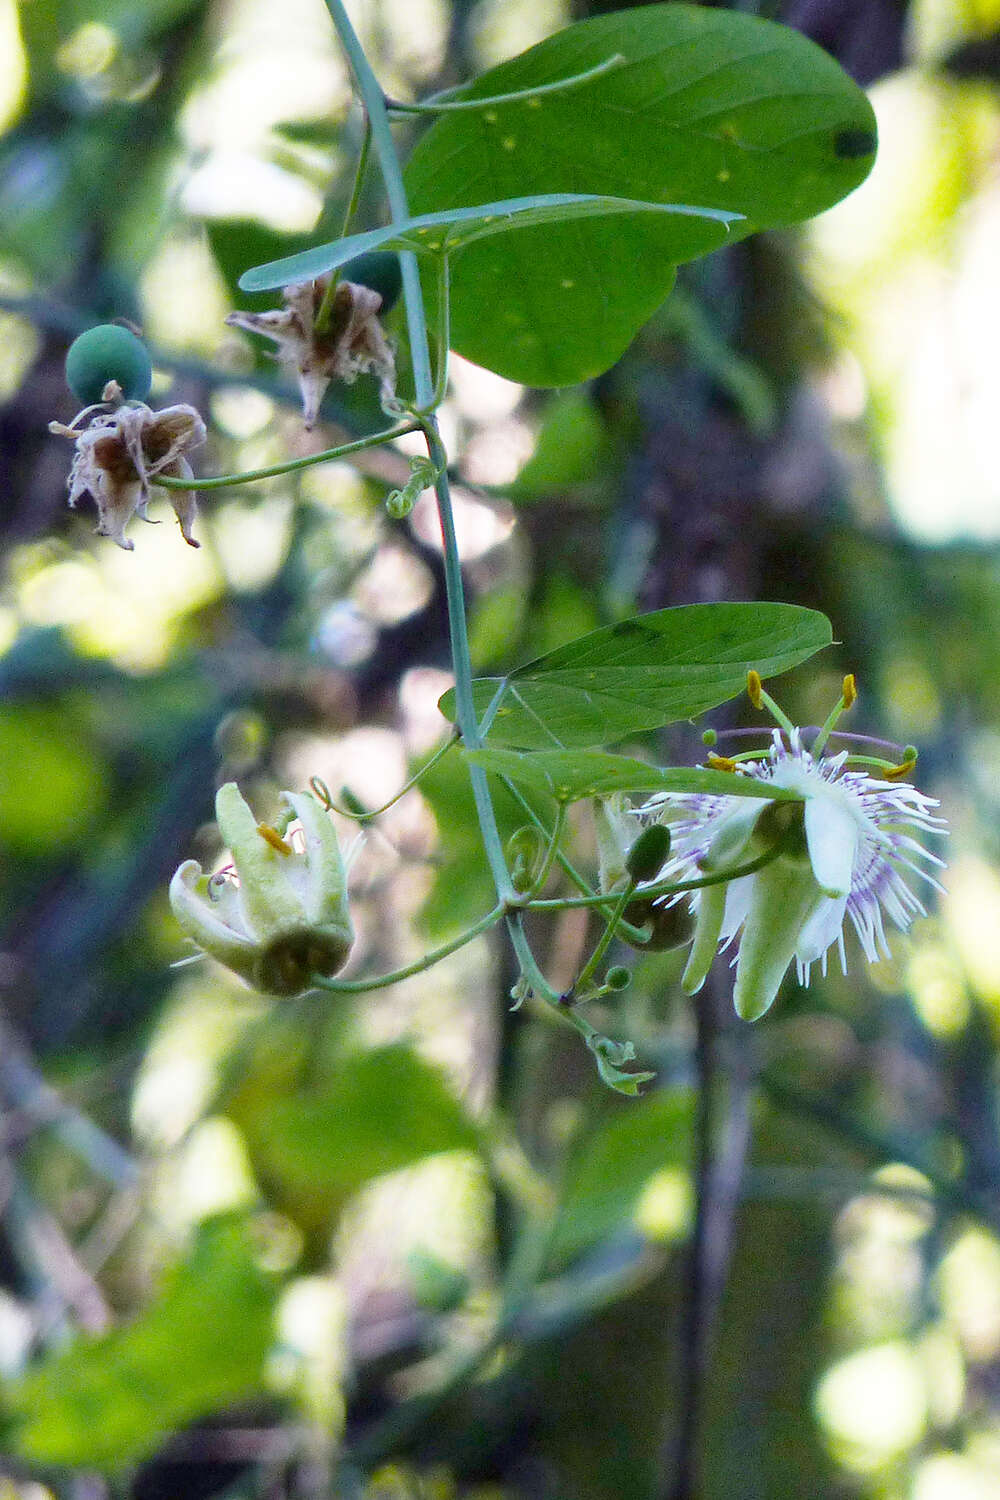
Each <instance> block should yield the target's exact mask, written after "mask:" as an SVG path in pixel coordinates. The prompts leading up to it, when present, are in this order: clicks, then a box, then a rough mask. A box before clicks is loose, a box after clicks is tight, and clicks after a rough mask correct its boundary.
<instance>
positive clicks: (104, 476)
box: [49, 381, 205, 552]
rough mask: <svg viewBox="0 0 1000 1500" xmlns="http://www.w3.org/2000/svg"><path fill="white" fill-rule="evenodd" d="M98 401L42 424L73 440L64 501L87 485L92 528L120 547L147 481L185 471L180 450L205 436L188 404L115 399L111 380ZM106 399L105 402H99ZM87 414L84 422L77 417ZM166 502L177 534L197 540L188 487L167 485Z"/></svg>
mask: <svg viewBox="0 0 1000 1500" xmlns="http://www.w3.org/2000/svg"><path fill="white" fill-rule="evenodd" d="M103 394H104V401H103V402H102V403H101V405H100V406H99V407H86V408H85V409H84V410H83V411H82V412H80V413H79V415H78V416H76V417H74V419H73V421H72V422H71V423H70V424H69V426H66V424H65V423H63V422H50V423H49V431H50V432H53V433H56V434H58V436H60V437H68V438H71V439H72V440H73V442H74V443H75V444H76V452H75V454H74V455H73V465H72V468H71V469H70V472H69V503H70V505H73V506H75V505H76V503H77V501H78V500H79V498H80V496H81V495H83V494H85V493H87V492H89V493H90V494H91V495H93V497H94V500H95V502H96V504H97V513H98V524H97V535H98V536H107V537H110V538H111V540H112V541H114V542H117V543H118V545H119V547H124V549H125V551H126V552H131V551H132V550H133V547H134V546H135V543H134V542H131V541H129V539H128V537H126V535H125V528H126V526H127V525H128V523H129V521H130V520H131V519H132V517H133V516H134V515H138V516H139V517H140V518H141V519H142V520H144V521H146V520H148V519H149V517H148V516H147V514H146V507H147V506H148V504H149V501H150V482H151V481H152V480H153V479H154V478H155V476H156V475H158V474H165V475H169V476H170V477H171V478H175V479H190V478H192V469H191V465H190V464H189V463H188V461H187V458H186V457H185V454H187V453H188V452H190V450H191V449H192V448H197V447H198V446H199V445H200V444H201V443H203V442H204V441H205V424H204V422H203V421H202V419H201V417H200V416H199V415H198V413H197V412H196V411H195V409H194V407H193V406H184V405H178V406H165V407H164V408H163V409H162V410H161V411H153V410H151V408H150V407H148V406H146V405H145V404H144V403H143V402H141V401H128V402H123V401H122V400H121V391H120V389H119V387H118V386H117V384H116V383H115V382H114V381H109V382H108V384H107V386H106V387H105V389H104V393H103ZM108 406H110V408H111V410H105V409H104V408H105V407H108ZM85 419H87V425H86V426H84V427H82V428H81V427H80V423H81V422H82V421H84V420H85ZM167 493H168V494H169V497H170V503H171V505H172V506H173V508H174V511H175V512H176V515H177V519H178V521H179V522H180V528H181V535H182V536H183V538H184V540H185V541H186V542H187V543H188V545H189V546H191V547H197V546H198V545H199V543H198V542H196V541H195V539H194V537H193V536H192V534H191V527H192V525H193V523H194V519H195V515H196V511H197V506H196V503H195V497H194V494H193V492H192V491H191V490H176V489H172V488H171V489H170V490H169V491H168V492H167Z"/></svg>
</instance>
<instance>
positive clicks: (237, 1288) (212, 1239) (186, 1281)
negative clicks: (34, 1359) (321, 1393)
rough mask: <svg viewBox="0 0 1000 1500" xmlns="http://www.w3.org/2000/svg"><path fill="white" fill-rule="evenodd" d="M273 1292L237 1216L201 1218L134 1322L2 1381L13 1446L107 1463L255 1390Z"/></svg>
mask: <svg viewBox="0 0 1000 1500" xmlns="http://www.w3.org/2000/svg"><path fill="white" fill-rule="evenodd" d="M275 1292H276V1285H275V1284H273V1283H272V1281H271V1280H270V1278H268V1277H267V1276H266V1275H265V1274H264V1273H263V1272H262V1271H261V1270H260V1269H259V1268H258V1266H257V1264H256V1261H255V1257H254V1253H253V1249H252V1247H251V1244H250V1241H249V1238H248V1235H247V1230H246V1226H245V1225H244V1224H243V1223H241V1222H240V1221H238V1220H218V1221H215V1222H214V1223H211V1224H209V1225H207V1226H206V1227H205V1228H204V1229H203V1230H202V1231H201V1233H200V1235H199V1237H198V1240H197V1241H196V1244H195V1247H194V1251H193V1253H192V1255H191V1256H190V1258H189V1259H188V1260H186V1261H184V1262H182V1263H181V1264H179V1265H176V1266H174V1267H173V1268H172V1270H171V1271H170V1272H169V1273H168V1275H167V1277H166V1278H165V1281H164V1285H163V1288H162V1291H161V1293H160V1296H159V1298H158V1299H157V1300H156V1301H155V1302H154V1303H153V1304H152V1306H151V1307H150V1308H149V1309H148V1310H147V1311H146V1312H145V1313H144V1314H142V1316H141V1317H140V1318H138V1319H137V1321H136V1322H134V1323H132V1324H131V1325H130V1326H129V1327H127V1328H120V1329H116V1330H115V1331H114V1332H112V1333H108V1334H105V1335H104V1336H103V1337H101V1338H96V1339H90V1340H88V1341H86V1342H83V1341H80V1342H77V1343H74V1344H72V1345H71V1346H69V1347H68V1348H66V1349H62V1350H59V1352H58V1353H56V1354H52V1355H49V1356H48V1357H46V1358H45V1359H44V1360H42V1361H40V1362H39V1363H38V1364H37V1365H36V1366H35V1367H34V1368H33V1369H32V1370H30V1371H29V1373H28V1374H27V1375H25V1376H24V1377H23V1378H22V1379H20V1380H18V1381H16V1382H14V1383H12V1384H11V1385H9V1386H8V1388H7V1391H6V1393H5V1401H6V1404H7V1406H8V1408H9V1410H10V1411H11V1412H12V1413H13V1417H14V1422H15V1424H16V1437H15V1445H16V1449H17V1452H18V1453H19V1454H21V1455H22V1456H23V1457H25V1458H28V1459H30V1460H32V1461H33V1462H36V1463H45V1464H64V1465H69V1466H72V1467H74V1468H83V1469H102V1470H112V1471H113V1470H117V1469H120V1468H121V1467H123V1466H124V1465H126V1464H129V1463H133V1462H134V1461H135V1460H136V1459H139V1458H142V1457H143V1456H144V1455H145V1454H147V1453H149V1452H151V1451H152V1449H154V1448H155V1447H156V1446H157V1444H158V1443H159V1442H161V1441H162V1439H163V1438H164V1437H165V1436H166V1435H167V1434H168V1433H169V1432H171V1431H173V1430H174V1429H175V1428H177V1427H180V1426H183V1425H184V1424H185V1423H187V1422H190V1421H193V1420H194V1419H195V1418H197V1417H202V1416H208V1415H210V1414H211V1413H212V1412H213V1411H217V1410H219V1408H220V1407H224V1406H227V1405H230V1404H231V1403H233V1402H235V1401H239V1400H242V1399H244V1398H245V1397H247V1396H249V1395H252V1394H254V1393H256V1392H257V1391H259V1390H261V1389H263V1386H264V1380H263V1374H262V1370H263V1365H264V1360H265V1358H266V1355H267V1353H268V1350H269V1348H270V1345H271V1338H272V1309H273V1303H274V1296H275Z"/></svg>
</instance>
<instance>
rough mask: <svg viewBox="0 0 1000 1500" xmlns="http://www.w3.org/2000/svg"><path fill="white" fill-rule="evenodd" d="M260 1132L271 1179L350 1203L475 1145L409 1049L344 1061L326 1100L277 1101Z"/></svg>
mask: <svg viewBox="0 0 1000 1500" xmlns="http://www.w3.org/2000/svg"><path fill="white" fill-rule="evenodd" d="M257 1125H258V1133H259V1141H260V1154H261V1157H262V1160H263V1161H264V1163H265V1164H266V1167H267V1169H268V1170H269V1171H270V1172H272V1173H273V1174H274V1175H275V1176H277V1177H279V1178H280V1179H281V1180H282V1181H283V1182H287V1183H288V1184H290V1185H291V1186H292V1187H295V1188H305V1189H311V1190H313V1191H324V1192H327V1193H341V1194H343V1195H344V1196H345V1197H346V1196H347V1195H348V1194H349V1193H352V1192H354V1191H355V1190H356V1189H357V1188H359V1187H362V1186H363V1185H364V1184H365V1183H366V1182H369V1181H370V1180H371V1179H372V1178H373V1177H379V1176H381V1175H382V1174H383V1173H385V1172H395V1171H398V1170H399V1168H401V1167H408V1166H410V1165H411V1164H412V1163H413V1162H415V1161H420V1160H421V1158H423V1157H425V1156H431V1155H434V1154H436V1153H437V1152H439V1151H457V1150H463V1149H464V1150H474V1149H475V1148H476V1145H477V1143H478V1135H477V1132H476V1128H475V1126H474V1125H473V1124H472V1122H471V1120H470V1119H469V1117H468V1116H467V1115H466V1114H465V1112H464V1110H463V1109H462V1106H461V1105H460V1104H459V1102H458V1100H457V1099H456V1097H455V1095H454V1094H453V1093H452V1092H451V1090H450V1089H449V1088H448V1085H447V1084H446V1082H445V1080H444V1078H443V1076H442V1075H441V1073H440V1072H439V1071H438V1070H437V1069H436V1068H433V1067H431V1065H430V1064H429V1063H425V1062H424V1061H423V1060H422V1059H421V1058H419V1057H418V1056H417V1055H416V1053H414V1052H412V1051H411V1050H410V1048H409V1047H405V1046H391V1047H381V1048H378V1049H377V1050H376V1051H373V1052H364V1053H360V1054H359V1055H358V1056H356V1057H352V1058H349V1059H347V1060H346V1061H345V1062H344V1064H343V1065H342V1067H341V1068H340V1070H339V1072H338V1073H337V1075H336V1076H335V1077H334V1078H333V1079H332V1080H331V1081H330V1082H329V1083H328V1084H327V1085H326V1086H325V1087H324V1088H323V1090H322V1092H319V1093H316V1094H313V1095H308V1094H299V1095H296V1096H295V1097H293V1098H289V1099H281V1100H278V1101H276V1102H275V1103H274V1104H272V1105H271V1106H270V1107H269V1108H266V1109H265V1110H264V1111H263V1112H262V1114H261V1116H260V1118H259V1119H258V1122H257Z"/></svg>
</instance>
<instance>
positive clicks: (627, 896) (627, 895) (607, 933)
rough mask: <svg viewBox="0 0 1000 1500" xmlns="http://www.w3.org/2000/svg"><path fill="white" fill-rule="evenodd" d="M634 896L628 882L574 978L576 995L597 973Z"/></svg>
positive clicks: (633, 885)
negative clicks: (590, 951)
mask: <svg viewBox="0 0 1000 1500" xmlns="http://www.w3.org/2000/svg"><path fill="white" fill-rule="evenodd" d="M634 896H635V881H629V883H628V885H627V886H626V887H625V889H624V890H623V891H622V893H621V895H620V896H619V897H618V900H617V901H616V902H615V908H614V911H613V912H612V913H611V915H610V917H609V918H608V921H607V926H606V927H605V929H604V931H603V932H602V933H601V936H600V937H599V938H598V940H597V946H596V947H595V948H594V951H593V953H592V954H591V955H590V957H589V958H588V959H587V962H586V963H585V964H584V966H583V968H582V969H581V970H580V972H579V974H578V975H577V977H576V984H575V985H574V987H573V988H574V990H575V991H576V993H577V994H578V995H581V996H582V995H583V992H584V990H585V989H586V988H587V985H588V984H589V983H590V981H591V979H592V978H593V977H594V975H595V974H596V973H597V968H598V965H599V964H600V962H601V959H602V958H603V957H604V955H605V953H607V951H608V949H609V948H610V947H611V944H612V943H613V942H614V939H615V934H616V933H617V931H618V928H619V926H620V925H621V920H622V917H623V916H624V915H625V908H626V906H628V904H629V902H630V901H631V900H632V899H633V897H634Z"/></svg>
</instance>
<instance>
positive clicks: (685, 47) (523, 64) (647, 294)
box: [406, 4, 876, 386]
mask: <svg viewBox="0 0 1000 1500" xmlns="http://www.w3.org/2000/svg"><path fill="white" fill-rule="evenodd" d="M616 55H620V56H621V57H622V58H623V59H624V61H623V62H622V63H621V64H620V65H618V66H615V67H612V68H610V69H608V70H606V71H604V72H602V73H601V74H600V75H599V76H597V77H595V78H593V79H591V80H590V81H589V82H587V83H585V84H580V85H577V86H575V87H573V88H568V89H565V90H561V91H557V92H554V93H547V94H545V95H544V96H542V97H540V98H535V99H533V100H531V99H521V100H518V101H512V102H510V103H507V104H503V103H495V104H491V105H489V106H487V107H484V108H483V109H482V110H463V111H461V112H458V113H452V114H448V115H443V116H442V117H440V118H439V119H438V120H437V121H436V122H435V124H434V125H433V126H432V127H431V129H430V130H429V131H428V132H427V133H426V135H425V136H424V137H423V139H422V140H421V141H420V142H419V143H418V145H417V147H416V150H415V151H414V153H413V155H412V157H411V159H410V161H409V164H408V166H407V169H406V186H407V191H408V195H409V201H410V208H411V211H412V212H413V213H415V214H421V213H431V212H434V211H435V210H440V209H444V208H457V207H463V206H466V205H468V204H472V203H477V202H482V200H483V199H484V198H508V197H511V198H512V197H518V196H521V195H523V194H530V193H560V192H561V193H566V192H574V193H611V194H614V195H615V196H620V197H624V198H637V199H641V200H644V201H652V202H666V201H672V202H682V203H693V204H703V205H706V206H708V207H715V208H721V209H725V210H728V211H735V212H737V213H740V214H742V215H744V216H745V218H744V221H743V222H741V223H739V224H735V225H733V233H734V234H735V235H737V236H741V235H744V234H747V233H749V232H751V231H752V230H754V229H760V228H766V227H771V226H775V225H783V224H792V223H796V222H798V221H800V220H802V219H806V218H809V217H810V216H811V215H813V214H816V213H819V212H820V211H821V210H823V209H825V208H829V207H830V206H831V205H832V204H834V203H836V202H838V201H839V200H840V199H841V198H843V197H845V196H846V194H847V193H849V192H851V191H852V189H854V188H855V187H857V186H858V184H859V183H860V182H862V181H863V179H864V178H865V176H866V175H867V173H868V171H869V170H870V168H871V165H872V162H873V160H874V154H875V144H876V129H875V118H874V115H873V113H872V110H871V108H870V106H869V104H868V102H867V100H866V99H865V96H864V94H863V93H862V92H861V90H860V89H859V88H858V87H857V85H856V84H855V83H853V82H852V80H851V79H850V78H848V77H847V75H846V74H845V73H844V72H843V70H842V69H841V68H840V66H839V65H838V64H837V63H836V62H835V61H834V60H833V58H831V57H829V56H827V54H826V53H824V52H823V51H822V50H821V49H820V48H819V47H817V46H816V45H815V44H814V43H812V42H810V41H809V40H808V39H807V38H806V37H804V36H802V35H801V33H799V32H796V31H792V30H791V29H789V28H787V27H784V26H779V25H776V24H774V23H771V22H767V21H762V20H759V19H758V18H756V17H753V16H748V15H742V14H736V13H734V12H733V11H731V10H723V9H714V8H713V9H709V8H705V7H699V6H690V5H679V4H672V5H643V6H638V7H636V8H635V9H633V10H629V11H623V12H620V13H615V14H611V15H606V16H595V17H593V18H591V19H590V20H586V21H581V22H579V23H578V24H576V25H574V26H569V27H567V28H566V29H565V30H564V31H560V32H558V33H557V34H556V35H555V36H552V37H549V38H548V39H547V40H545V41H543V42H541V43H539V44H538V45H537V46H535V47H532V48H530V49H529V50H528V51H527V52H524V53H522V54H521V55H520V56H518V57H515V58H513V59H511V60H510V61H509V62H506V63H502V64H501V65H500V66H499V67H496V68H492V69H491V70H490V71H489V72H487V73H484V74H482V75H481V76H480V77H479V78H477V79H476V80H475V82H474V83H472V84H470V85H468V86H466V87H465V88H463V89H461V90H459V91H457V93H456V94H455V95H453V97H459V98H462V99H472V98H476V97H477V96H479V97H482V98H486V97H492V96H495V95H497V94H503V93H509V92H513V91H515V90H520V89H526V88H532V87H537V86H538V85H540V84H549V83H552V82H554V81H555V80H557V79H560V78H570V77H574V76H576V75H578V74H580V73H583V72H585V71H586V70H588V69H590V68H593V67H595V66H596V65H598V64H600V63H602V62H606V61H608V60H609V59H611V58H613V57H615V56H616ZM675 228H676V225H675V222H674V221H662V222H661V221H657V220H655V219H653V218H651V217H649V216H643V217H639V216H635V217H633V218H631V219H627V220H626V219H620V220H603V221H602V220H593V221H591V222H589V223H576V224H551V225H549V226H546V227H544V228H537V229H531V230H526V231H525V232H524V233H522V234H518V235H516V236H509V237H507V238H505V239H497V240H493V241H491V242H490V243H488V244H485V243H484V244H479V245H475V246H473V247H471V248H470V249H469V250H468V251H466V252H464V253H463V254H462V255H461V256H459V257H457V258H456V261H455V264H454V267H453V276H452V324H451V326H452V344H453V347H454V348H455V349H456V350H457V351H458V352H459V353H460V354H464V355H465V356H467V357H468V358H469V359H473V360H475V361H476V362H477V363H479V364H482V365H485V366H487V367H488V368H489V369H492V370H496V371H497V372H498V373H499V374H501V375H505V376H507V377H508V378H509V379H512V380H519V381H522V382H524V383H525V384H528V385H535V386H545V385H572V384H575V383H577V382H578V381H580V380H584V379H587V378H589V377H590V376H593V375H596V374H598V373H600V372H601V371H602V370H604V369H607V368H608V366H609V365H611V364H612V363H613V362H614V361H615V360H616V359H617V358H618V357H619V356H620V355H621V353H622V352H623V351H624V349H625V348H626V346H627V345H628V343H629V341H630V340H631V338H632V337H633V336H634V334H635V333H636V331H637V330H638V328H639V327H640V326H641V325H642V323H643V322H645V320H646V319H647V318H648V317H649V316H650V315H651V314H652V313H653V312H654V311H655V309H656V308H657V307H658V306H659V304H660V303H661V302H662V301H663V299H664V297H665V296H666V295H667V293H668V292H669V290H670V287H671V285H672V284H673V276H674V271H673V267H674V266H675V265H677V264H678V263H679V262H681V261H684V260H687V259H689V258H690V251H689V250H688V249H686V248H685V247H684V246H683V245H682V244H680V243H679V242H678V241H677V239H676V238H675ZM694 253H696V254H698V253H701V252H700V251H695V252H694ZM428 291H429V294H430V295H431V296H433V289H432V288H430V287H428Z"/></svg>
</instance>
